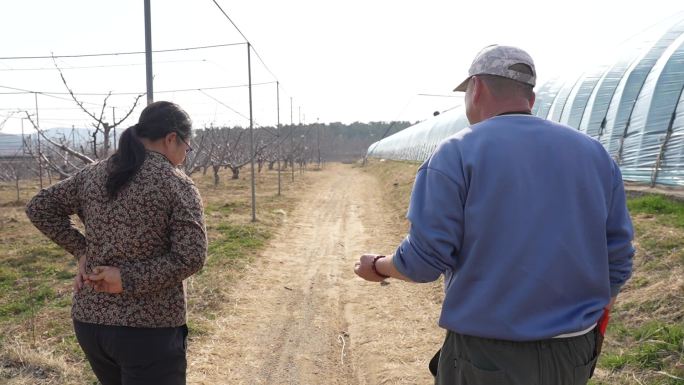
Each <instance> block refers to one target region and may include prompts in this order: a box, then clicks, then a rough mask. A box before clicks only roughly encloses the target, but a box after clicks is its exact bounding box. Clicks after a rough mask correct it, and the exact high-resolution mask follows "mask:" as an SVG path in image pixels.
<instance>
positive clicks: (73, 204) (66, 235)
mask: <svg viewBox="0 0 684 385" xmlns="http://www.w3.org/2000/svg"><path fill="white" fill-rule="evenodd" d="M87 169H88V168H86V169H83V170H81V171H80V172H79V173H77V174H76V175H74V176H72V177H70V178H67V179H65V180H63V181H61V182H58V183H56V184H54V185H52V186H50V187H48V188H45V189H42V190H40V192H38V194H36V195H35V196H34V197H33V198H32V199H31V201H30V202H29V203H28V204H27V205H26V216H28V218H29V220H30V221H31V223H33V225H34V226H36V228H38V230H40V232H42V233H43V234H45V235H46V236H47V237H48V238H50V239H51V240H52V241H53V242H55V243H56V244H58V245H59V246H61V247H62V248H63V249H65V250H66V251H68V252H69V253H71V254H72V255H73V256H74V257H76V259H78V258H80V257H81V256H82V255H83V254H84V253H85V250H86V239H85V236H84V235H83V234H82V233H81V232H80V231H79V230H78V229H77V228H76V226H74V223H73V221H72V220H71V217H70V216H71V215H73V214H77V213H79V211H80V210H81V200H80V190H81V188H82V180H83V178H84V174H85V173H87Z"/></svg>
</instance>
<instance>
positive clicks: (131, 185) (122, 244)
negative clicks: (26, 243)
mask: <svg viewBox="0 0 684 385" xmlns="http://www.w3.org/2000/svg"><path fill="white" fill-rule="evenodd" d="M191 125H192V123H191V121H190V118H189V117H188V115H187V114H186V113H185V111H183V110H182V109H181V108H180V107H179V106H178V105H176V104H174V103H170V102H155V103H152V104H150V105H148V106H147V107H146V108H145V109H144V110H143V111H142V113H141V114H140V119H139V121H138V123H137V124H136V125H134V126H132V127H129V128H128V129H127V130H125V131H124V132H123V133H122V134H121V138H120V140H119V149H118V151H117V152H116V153H115V154H114V155H112V156H111V157H110V158H109V159H107V160H106V161H103V162H99V163H96V164H94V165H89V166H87V167H86V168H84V169H83V170H81V171H80V172H79V173H78V174H76V175H75V176H73V177H71V178H69V179H66V180H64V181H62V182H60V183H57V184H55V185H53V186H51V187H50V188H47V189H44V190H41V191H40V192H39V193H38V194H37V195H36V196H35V197H34V198H33V199H32V200H31V202H29V204H28V206H27V208H26V213H27V215H28V217H29V218H30V219H31V222H33V224H34V225H35V226H36V227H37V228H38V229H39V230H40V231H41V232H43V234H45V235H47V236H48V237H49V238H50V239H51V240H53V241H54V242H55V243H57V244H58V245H60V246H61V247H63V248H64V249H65V250H67V251H68V252H70V253H71V254H73V255H74V257H76V258H77V259H78V260H79V273H78V275H77V277H76V279H75V283H74V287H75V294H74V299H73V306H72V318H73V321H74V330H75V332H76V337H77V339H78V342H79V344H80V345H81V348H82V349H83V351H84V352H85V355H86V357H87V358H88V361H89V362H90V366H91V367H92V369H93V371H94V372H95V375H96V376H97V378H98V379H99V380H100V382H101V383H102V384H103V385H110V384H127V385H129V384H185V371H186V359H185V349H186V336H187V330H188V329H187V327H186V325H185V324H186V310H185V309H186V303H185V290H184V287H183V280H184V279H185V278H188V277H189V276H191V275H192V274H194V273H195V272H197V271H198V270H199V269H200V268H201V267H202V265H203V264H204V260H205V258H206V248H207V238H206V231H205V227H204V214H203V209H202V201H201V198H200V195H199V191H198V190H197V188H196V187H195V185H194V184H193V182H192V180H191V179H190V178H189V177H187V176H186V175H185V174H184V173H183V172H182V171H180V170H179V169H178V168H177V166H178V165H180V164H181V163H183V161H184V160H185V156H186V154H187V153H188V152H190V151H192V148H191V147H190V145H189V144H188V142H189V139H190V137H191ZM72 214H78V216H79V217H80V218H81V221H82V222H83V224H84V225H85V233H81V232H80V231H79V230H78V229H76V228H75V227H74V226H73V224H72V222H71V221H70V219H69V216H70V215H72Z"/></svg>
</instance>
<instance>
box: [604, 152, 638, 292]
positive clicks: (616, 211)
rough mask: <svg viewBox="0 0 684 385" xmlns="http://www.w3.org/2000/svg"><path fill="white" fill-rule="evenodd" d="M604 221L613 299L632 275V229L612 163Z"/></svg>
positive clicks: (619, 180) (620, 176) (618, 176)
mask: <svg viewBox="0 0 684 385" xmlns="http://www.w3.org/2000/svg"><path fill="white" fill-rule="evenodd" d="M608 210H609V211H608V219H607V220H606V239H607V241H608V267H609V271H610V295H611V297H615V296H616V295H618V293H619V292H620V289H621V288H622V286H623V285H624V284H625V282H627V280H628V279H629V278H630V277H631V275H632V258H633V257H634V247H633V246H632V239H633V238H634V229H633V228H632V220H631V218H630V216H629V211H628V210H627V200H626V197H625V187H624V182H623V181H622V174H621V173H620V168H619V167H618V165H617V164H615V162H613V191H612V197H611V202H610V207H609V208H608Z"/></svg>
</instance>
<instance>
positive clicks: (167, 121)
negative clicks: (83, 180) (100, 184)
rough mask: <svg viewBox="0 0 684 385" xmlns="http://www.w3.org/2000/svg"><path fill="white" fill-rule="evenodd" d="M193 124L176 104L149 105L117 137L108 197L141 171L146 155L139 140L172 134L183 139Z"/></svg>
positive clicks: (111, 164)
mask: <svg viewBox="0 0 684 385" xmlns="http://www.w3.org/2000/svg"><path fill="white" fill-rule="evenodd" d="M191 130H192V121H191V120H190V116H188V114H187V113H186V112H185V111H183V109H182V108H180V107H179V106H178V105H177V104H175V103H171V102H165V101H159V102H154V103H151V104H149V105H148V106H147V107H145V109H144V110H143V111H142V112H141V113H140V118H139V119H138V123H137V124H135V125H133V126H131V127H128V128H127V129H126V130H125V131H124V132H123V133H122V134H121V137H120V138H119V147H118V149H117V151H116V152H115V153H114V155H112V156H111V157H110V158H109V160H108V162H109V164H108V174H107V182H106V184H105V187H106V188H107V194H108V195H109V197H110V198H114V197H116V194H117V193H118V192H119V190H121V188H122V187H123V186H124V185H126V183H128V182H129V181H130V180H131V179H132V178H133V176H135V174H136V173H137V172H138V170H140V167H141V166H142V164H143V162H144V161H145V157H146V156H147V152H146V151H145V146H143V143H142V142H141V141H140V138H146V139H150V140H157V139H161V138H164V137H166V135H168V134H170V133H172V132H175V133H176V134H177V135H179V136H180V137H181V138H182V139H183V140H187V139H189V138H190V135H191Z"/></svg>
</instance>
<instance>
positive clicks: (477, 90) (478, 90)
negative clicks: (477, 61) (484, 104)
mask: <svg viewBox="0 0 684 385" xmlns="http://www.w3.org/2000/svg"><path fill="white" fill-rule="evenodd" d="M470 86H471V87H473V89H472V91H471V94H472V101H473V103H479V101H480V98H481V97H482V91H483V89H482V87H483V86H484V84H483V82H482V79H480V78H479V77H478V76H477V75H476V76H473V77H472V80H471V81H470Z"/></svg>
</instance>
